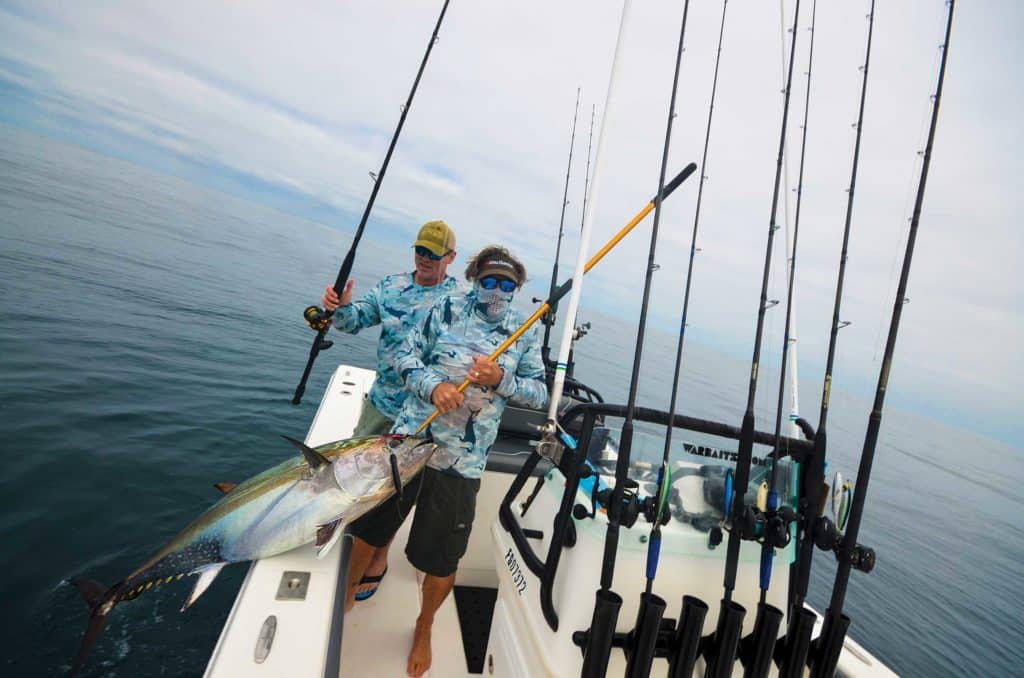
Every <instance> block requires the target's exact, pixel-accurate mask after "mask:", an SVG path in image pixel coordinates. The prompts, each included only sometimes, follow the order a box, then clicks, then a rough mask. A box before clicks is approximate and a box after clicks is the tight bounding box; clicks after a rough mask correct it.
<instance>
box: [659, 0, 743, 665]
mask: <svg viewBox="0 0 1024 678" xmlns="http://www.w3.org/2000/svg"><path fill="white" fill-rule="evenodd" d="M728 7H729V0H722V20H721V22H720V25H719V28H718V49H717V51H716V52H715V71H714V76H713V78H712V81H711V101H710V103H709V104H708V121H707V124H706V126H705V129H704V150H703V152H702V153H701V159H700V166H701V176H700V181H699V182H698V184H697V205H696V208H695V210H694V215H693V234H692V235H691V237H690V258H689V262H688V264H687V267H686V283H685V287H684V292H683V312H682V317H681V318H680V321H679V341H678V343H677V345H676V362H675V370H674V374H673V377H672V393H671V395H670V397H669V422H672V420H673V419H674V418H675V414H676V400H677V397H678V393H679V376H680V373H681V371H682V366H683V343H684V341H685V339H686V325H687V318H688V317H689V308H690V288H691V283H692V281H693V262H694V258H695V256H696V253H697V231H698V228H699V226H700V208H701V204H702V201H703V197H704V181H705V180H706V179H707V175H706V174H705V170H706V168H707V161H708V148H709V147H710V145H711V122H712V120H713V117H714V112H715V95H716V93H717V91H718V72H719V66H720V65H721V61H722V42H723V39H724V36H725V16H726V10H727V9H728ZM683 11H684V12H685V11H686V10H685V9H684V10H683ZM673 428H674V427H673V426H672V425H671V423H670V424H669V425H668V426H666V428H665V449H664V451H663V453H662V460H661V465H662V468H661V474H660V476H659V487H658V502H659V503H658V507H659V510H661V509H662V508H663V507H664V506H665V505H666V504H667V502H664V503H663V498H662V495H663V493H664V497H666V498H667V496H668V492H667V490H666V488H670V487H672V474H671V470H670V466H669V456H670V450H671V446H672V430H673ZM663 520H664V518H663V517H662V516H661V515H660V514H659V515H658V517H657V520H656V521H655V523H654V526H653V528H652V530H651V535H650V536H649V537H648V562H650V559H651V556H650V552H651V549H652V548H655V547H654V546H653V544H654V543H655V539H656V536H655V532H657V542H658V546H657V547H656V548H657V549H659V550H660V541H661V531H660V527H661V524H662V521H663ZM654 564H655V569H656V568H657V556H655V562H654ZM653 574H654V573H649V576H648V578H647V586H646V589H645V592H646V593H650V592H651V587H652V585H653V581H654V576H653ZM707 609H708V608H707V605H706V604H705V603H704V602H703V601H701V600H699V599H697V598H695V597H693V596H685V597H684V598H683V609H682V611H681V612H680V614H679V621H678V623H677V625H676V629H675V637H674V639H673V643H672V644H673V646H674V652H673V653H671V654H670V657H669V666H670V668H669V674H670V675H672V676H691V675H693V667H694V664H695V663H696V659H697V653H698V650H699V641H700V634H701V629H702V628H703V626H704V618H705V616H706V615H707Z"/></svg>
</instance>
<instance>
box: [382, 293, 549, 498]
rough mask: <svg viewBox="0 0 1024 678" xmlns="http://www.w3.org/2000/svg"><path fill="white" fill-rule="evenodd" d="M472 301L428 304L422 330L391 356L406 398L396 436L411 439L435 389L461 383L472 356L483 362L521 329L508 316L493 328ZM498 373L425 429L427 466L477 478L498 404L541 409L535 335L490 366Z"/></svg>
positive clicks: (467, 297) (470, 297) (517, 319)
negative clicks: (433, 448)
mask: <svg viewBox="0 0 1024 678" xmlns="http://www.w3.org/2000/svg"><path fill="white" fill-rule="evenodd" d="M475 300H476V299H475V294H474V292H473V291H472V290H470V291H469V292H467V293H466V294H456V295H453V296H450V297H446V298H444V299H441V300H439V301H437V302H435V304H434V306H433V308H431V309H430V312H429V313H428V314H427V315H426V317H425V318H424V320H423V324H422V325H420V326H419V327H418V328H415V329H413V330H412V331H411V332H410V333H409V335H408V336H407V337H406V339H405V341H404V342H403V344H402V346H401V347H400V348H399V349H398V352H397V353H396V354H395V368H396V369H397V370H398V373H399V374H400V375H401V376H402V377H403V378H404V379H405V383H406V386H407V387H408V389H409V390H410V391H411V393H410V396H409V398H407V399H406V401H405V404H404V405H403V406H402V410H401V412H400V413H399V415H398V419H397V420H396V421H395V427H394V429H393V431H394V432H395V433H412V432H413V431H415V430H416V429H417V427H419V425H420V424H422V423H423V421H424V420H426V418H427V417H429V416H430V414H431V413H432V412H433V411H434V405H433V404H432V402H431V394H432V393H433V392H434V388H436V387H437V385H438V384H441V383H442V382H444V381H450V382H452V383H454V384H460V383H462V380H463V379H465V377H466V375H467V374H468V373H469V369H470V368H471V367H472V366H473V356H474V355H484V356H486V355H490V354H491V353H493V352H494V350H495V349H496V348H498V346H499V345H500V344H501V343H502V342H503V341H505V340H506V339H507V338H508V337H510V336H511V335H512V333H513V332H515V330H517V329H518V328H519V326H520V325H521V324H522V322H523V317H522V316H521V314H520V313H519V312H518V311H516V310H515V309H510V310H509V312H508V313H507V314H506V315H505V317H504V319H502V320H501V321H498V322H496V323H491V322H487V321H485V320H484V319H483V318H481V317H480V316H479V315H478V314H477V313H476V312H475V311H474V309H473V304H474V303H475ZM496 362H497V363H498V365H500V366H501V367H502V369H504V371H505V373H504V375H503V377H502V379H501V382H500V383H498V384H497V386H495V387H493V388H490V387H486V386H478V385H476V384H470V385H469V387H467V388H466V391H465V393H464V394H463V395H464V396H465V401H464V402H463V403H462V406H461V407H458V408H456V409H454V410H451V411H450V412H448V413H446V414H442V415H440V416H439V417H438V418H437V419H435V420H434V421H433V422H432V423H431V425H430V429H429V430H430V432H431V434H432V435H433V437H434V440H435V441H437V442H438V444H439V445H438V450H437V452H435V453H434V456H433V457H432V458H431V460H430V461H429V462H428V466H431V467H432V468H435V469H437V470H440V471H454V472H455V473H457V474H459V475H461V476H462V477H464V478H479V477H480V476H481V475H482V474H483V471H484V465H485V463H486V461H487V452H488V451H489V450H490V448H491V445H493V444H494V440H495V438H497V436H498V424H499V422H500V421H501V415H502V412H503V411H504V410H505V403H506V401H508V400H511V401H512V402H513V403H515V404H517V405H524V406H527V407H535V408H541V407H544V406H545V405H546V404H547V401H548V392H547V385H546V384H545V381H544V364H543V362H542V361H541V355H540V343H539V341H538V340H537V333H536V329H535V328H534V329H531V330H529V331H527V332H526V333H525V334H523V336H521V337H519V339H517V340H516V341H515V342H514V343H513V344H512V345H511V346H510V347H509V348H508V350H506V351H505V352H504V353H502V354H501V355H500V356H499V357H498V358H497V360H496Z"/></svg>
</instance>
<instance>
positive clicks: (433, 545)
mask: <svg viewBox="0 0 1024 678" xmlns="http://www.w3.org/2000/svg"><path fill="white" fill-rule="evenodd" d="M479 490H480V479H479V478H463V477H461V476H457V475H450V474H447V473H443V472H441V471H438V470H436V469H432V468H429V467H428V468H425V469H423V471H421V472H420V473H419V475H417V476H416V477H415V478H413V479H412V480H411V481H409V484H408V485H406V486H405V487H404V488H403V490H402V493H403V499H402V501H399V500H398V495H397V494H396V495H394V496H392V497H391V498H390V499H388V500H387V501H385V502H384V503H383V504H381V505H380V506H378V507H377V508H375V509H373V510H372V511H370V512H369V513H367V514H366V515H364V516H362V517H361V518H359V519H357V520H356V521H355V522H353V523H352V524H351V525H350V526H349V531H350V532H351V533H352V534H354V535H355V536H357V537H359V538H360V539H362V540H363V541H365V542H366V543H368V544H370V545H371V546H375V547H381V546H385V545H387V544H388V543H389V542H390V541H391V539H392V537H394V536H395V533H396V532H398V528H399V527H401V526H402V523H403V522H404V521H405V516H407V515H408V514H409V511H411V510H412V507H413V505H415V506H416V514H415V515H414V516H413V519H412V528H410V530H409V543H408V544H406V546H405V555H406V556H407V557H408V558H409V562H410V563H412V565H413V567H415V568H416V569H417V570H420V571H422V572H426V573H427V574H429V575H433V576H435V577H447V576H448V575H450V574H454V573H455V570H456V569H458V567H459V560H460V559H461V558H462V556H463V555H465V553H466V547H467V546H468V545H469V535H470V532H471V531H472V529H473V518H474V516H475V515H476V493H477V492H478V491H479Z"/></svg>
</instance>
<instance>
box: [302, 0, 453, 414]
mask: <svg viewBox="0 0 1024 678" xmlns="http://www.w3.org/2000/svg"><path fill="white" fill-rule="evenodd" d="M450 1H451V0H444V5H443V6H442V7H441V14H440V15H439V16H438V17H437V24H436V25H435V26H434V32H433V34H431V36H430V42H429V43H427V51H426V52H425V53H424V54H423V61H421V62H420V68H419V71H417V72H416V79H415V80H414V81H413V83H412V89H411V90H409V97H408V98H407V99H406V100H405V104H404V105H403V106H402V114H401V115H400V116H399V118H398V126H397V127H396V128H395V133H394V135H393V136H392V137H391V144H390V145H389V146H388V152H387V153H386V154H385V155H384V162H383V164H381V166H380V171H378V172H377V174H375V175H373V190H372V191H370V199H369V200H368V201H367V203H366V209H364V210H363V217H362V218H361V219H360V220H359V227H358V228H356V234H355V236H354V237H353V239H352V245H351V246H350V247H349V250H348V254H346V255H345V259H344V261H342V263H341V268H340V269H339V270H338V277H337V279H336V280H335V281H334V292H335V293H336V294H337V295H338V297H339V298H340V297H341V294H342V292H343V291H344V289H345V284H346V283H347V282H348V276H349V274H350V273H351V272H352V264H353V263H354V262H355V258H356V248H357V247H359V240H360V239H361V238H362V237H363V229H364V228H366V221H367V219H369V218H370V210H372V209H373V203H374V201H375V200H376V199H377V191H379V190H380V187H381V184H383V183H384V175H385V173H387V171H388V163H390V162H391V154H392V153H393V152H394V150H395V145H396V144H397V143H398V136H399V135H400V134H401V133H402V126H403V125H405V118H406V116H407V115H408V114H409V108H410V107H411V106H412V98H413V96H415V95H416V88H417V87H419V84H420V78H421V77H422V76H423V71H424V69H425V68H426V67H427V59H429V58H430V52H431V50H432V49H433V48H434V45H435V44H436V43H437V34H438V32H439V31H440V30H441V22H443V21H444V15H445V12H447V11H448V3H449V2H450ZM333 315H334V311H325V310H323V309H321V308H318V307H317V306H309V307H307V308H306V310H305V311H303V312H302V317H303V318H305V320H306V324H307V325H309V326H310V327H311V328H312V329H314V330H316V336H315V337H314V338H313V344H312V346H310V348H309V359H308V360H307V361H306V368H305V369H304V370H303V371H302V378H301V379H299V385H298V386H296V387H295V394H294V395H293V396H292V405H298V404H299V403H301V402H302V395H303V394H304V393H305V392H306V381H307V380H308V379H309V373H310V372H311V371H312V370H313V363H314V362H316V359H317V356H319V355H320V351H326V350H327V349H329V348H330V347H331V346H333V345H334V342H332V341H327V340H325V339H324V337H325V336H326V335H327V331H328V330H329V329H330V328H331V317H332V316H333Z"/></svg>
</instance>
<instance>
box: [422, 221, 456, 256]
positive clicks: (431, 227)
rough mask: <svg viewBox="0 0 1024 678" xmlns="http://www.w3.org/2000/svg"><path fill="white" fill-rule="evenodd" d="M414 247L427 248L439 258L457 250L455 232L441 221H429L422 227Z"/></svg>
mask: <svg viewBox="0 0 1024 678" xmlns="http://www.w3.org/2000/svg"><path fill="white" fill-rule="evenodd" d="M412 246H413V247H426V248H427V249H428V250H430V251H431V252H433V253H434V254H436V255H437V256H439V257H443V256H444V255H446V254H448V253H449V252H451V251H452V250H454V249H455V231H453V230H452V229H451V227H449V226H448V224H446V223H444V222H443V221H441V220H440V219H437V220H435V221H428V222H427V223H425V224H423V226H421V227H420V232H419V233H418V234H417V235H416V242H414V243H413V244H412Z"/></svg>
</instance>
